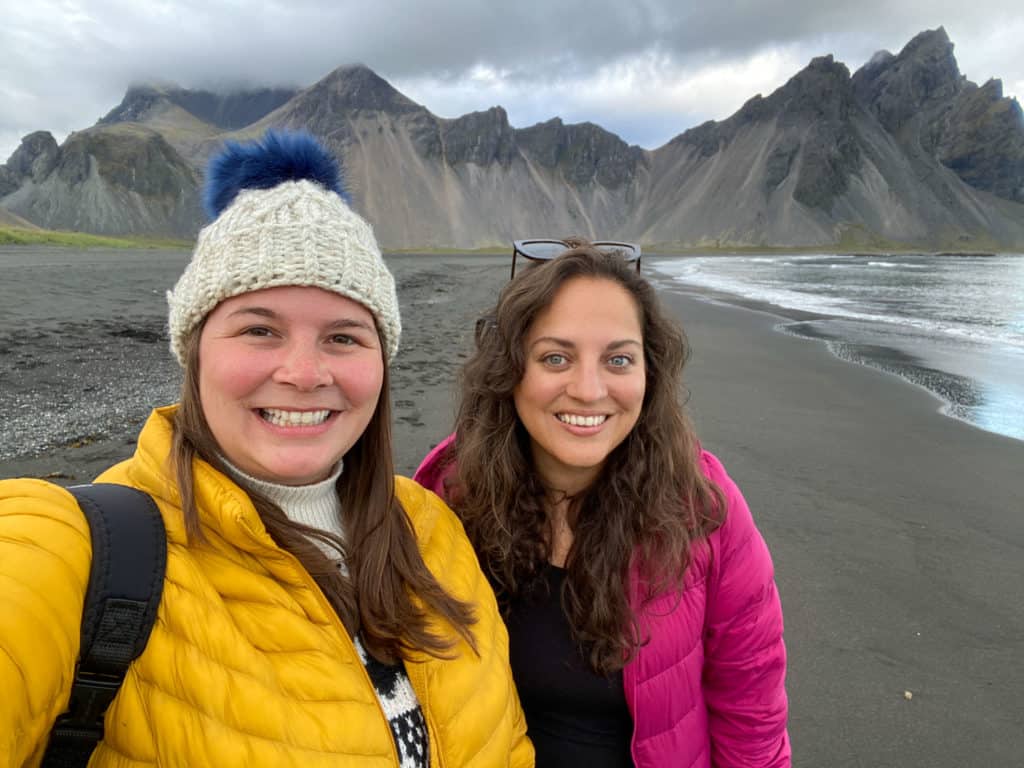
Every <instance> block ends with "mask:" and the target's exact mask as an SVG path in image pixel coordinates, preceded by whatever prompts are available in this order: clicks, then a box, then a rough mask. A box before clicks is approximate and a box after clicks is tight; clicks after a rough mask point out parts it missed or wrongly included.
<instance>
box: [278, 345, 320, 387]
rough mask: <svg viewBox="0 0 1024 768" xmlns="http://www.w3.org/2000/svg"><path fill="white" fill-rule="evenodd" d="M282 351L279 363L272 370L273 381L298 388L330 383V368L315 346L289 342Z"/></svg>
mask: <svg viewBox="0 0 1024 768" xmlns="http://www.w3.org/2000/svg"><path fill="white" fill-rule="evenodd" d="M283 351H284V356H283V359H282V360H281V364H280V365H279V366H278V367H277V370H275V371H274V381H276V382H277V383H279V384H289V385H291V386H293V387H296V388H297V389H300V390H311V389H316V388H318V387H325V386H327V385H328V384H330V383H331V373H330V370H329V369H328V367H327V366H326V365H325V364H324V361H323V358H322V356H321V353H320V351H319V350H318V349H317V348H316V347H315V346H309V345H305V344H291V345H289V346H288V348H287V349H286V350H283Z"/></svg>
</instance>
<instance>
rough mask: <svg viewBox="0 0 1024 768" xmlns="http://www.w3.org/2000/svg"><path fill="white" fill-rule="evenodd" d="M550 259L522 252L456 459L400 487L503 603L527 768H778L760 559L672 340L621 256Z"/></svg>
mask: <svg viewBox="0 0 1024 768" xmlns="http://www.w3.org/2000/svg"><path fill="white" fill-rule="evenodd" d="M566 245H567V246H576V247H569V249H568V250H565V252H564V253H562V254H561V255H560V256H558V257H557V258H553V259H551V258H550V255H552V254H551V251H550V250H548V251H547V252H545V251H543V250H542V249H541V248H540V247H537V246H532V245H529V244H528V245H523V244H522V243H517V254H520V255H524V256H527V257H532V258H539V259H544V261H543V262H542V263H537V264H534V265H531V266H530V268H529V269H527V270H525V271H521V272H520V274H519V276H518V277H514V278H513V280H512V281H511V282H510V283H509V284H508V285H507V286H506V287H505V289H504V290H503V291H502V293H501V296H500V298H499V300H498V304H497V307H496V308H495V310H494V312H493V314H492V315H489V316H488V317H487V318H485V319H484V320H483V321H482V323H481V324H480V325H478V334H477V349H476V351H475V353H474V354H473V356H472V357H471V359H470V360H469V361H468V362H467V364H466V366H465V368H464V371H463V378H462V393H461V403H460V407H459V411H458V417H457V420H456V430H455V434H457V436H458V438H457V439H454V438H452V437H450V438H448V439H447V440H446V441H444V442H443V443H442V444H441V445H439V446H438V447H437V448H435V449H434V451H432V452H431V454H430V455H429V456H428V457H427V458H426V459H425V460H424V462H423V465H422V466H421V467H420V469H419V471H418V473H417V479H418V480H419V481H420V482H421V483H422V484H424V485H425V486H426V487H428V488H432V489H433V490H435V491H437V492H438V493H439V494H441V495H442V496H444V497H446V499H447V500H448V501H449V503H450V504H451V505H452V506H453V508H454V509H455V510H456V511H457V512H458V513H459V515H460V517H461V518H462V520H463V523H464V524H465V527H466V531H467V532H468V534H469V537H470V539H471V541H472V542H473V544H474V546H475V548H476V551H477V554H478V555H479V557H480V562H481V565H482V566H483V569H484V572H485V573H486V574H487V575H488V577H489V578H490V580H491V583H492V585H493V586H494V588H495V591H496V592H497V594H498V597H499V601H500V602H501V604H502V607H503V610H504V613H505V617H506V621H507V624H508V629H509V635H510V641H511V657H512V668H513V674H514V677H515V680H516V686H517V688H518V690H519V694H520V696H521V699H522V703H523V707H524V710H525V713H526V719H527V726H528V729H529V731H528V732H529V736H530V737H531V739H532V741H533V743H534V745H535V747H536V750H537V766H538V768H554V767H555V766H568V765H582V766H586V768H606V767H607V768H611V767H612V766H616V767H618V766H634V765H635V766H638V767H641V768H648V767H652V766H681V767H684V768H691V767H701V766H716V767H718V768H727V767H731V766H758V767H761V766H764V767H771V768H778V767H780V766H789V765H790V763H791V761H790V746H789V739H788V736H787V732H786V712H787V702H786V693H785V688H784V678H785V666H786V661H785V648H784V646H783V641H782V610H781V607H780V603H779V597H778V592H777V591H776V587H775V582H774V578H773V570H772V563H771V558H770V556H769V554H768V549H767V547H766V546H765V543H764V540H763V538H762V537H761V534H760V533H759V532H758V530H757V528H756V527H755V525H754V521H753V519H752V518H751V515H750V510H749V509H748V508H747V504H746V502H745V501H744V499H743V496H742V495H741V494H740V491H739V489H738V488H737V487H736V484H735V483H734V482H733V481H732V480H731V479H730V478H729V476H728V475H727V474H726V472H725V469H724V468H723V467H722V464H721V463H720V462H719V461H718V459H716V458H715V457H714V456H713V455H711V454H710V453H708V452H707V451H703V450H701V448H700V446H699V443H698V441H697V439H696V437H695V435H694V433H693V430H692V428H691V426H690V424H689V422H688V420H687V418H686V416H685V413H684V411H683V408H682V405H681V404H680V401H679V393H680V391H681V385H682V382H681V374H682V368H683V363H684V361H685V360H686V357H687V354H688V349H687V344H686V339H685V336H684V335H683V333H682V331H681V329H679V328H678V327H677V326H676V325H675V323H674V322H673V321H672V320H671V319H670V318H669V317H668V316H667V315H666V313H664V312H663V310H662V309H661V307H660V305H659V302H658V299H657V296H656V294H655V292H654V290H653V288H652V287H651V286H650V285H649V284H648V283H647V281H646V280H645V279H644V278H643V277H641V276H640V275H639V274H638V271H637V270H634V269H633V266H632V265H631V264H630V263H628V262H629V261H635V262H636V264H637V267H639V249H638V248H631V247H630V246H624V251H620V252H617V253H610V252H609V251H608V249H605V248H597V247H594V246H590V245H589V244H587V243H585V242H583V241H573V242H567V243H566ZM548 248H550V246H548ZM560 250H562V249H561V248H560ZM623 253H624V254H625V255H626V256H627V259H623V258H622V256H623ZM513 269H514V267H513Z"/></svg>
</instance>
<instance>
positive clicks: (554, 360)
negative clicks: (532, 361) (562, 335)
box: [541, 352, 568, 365]
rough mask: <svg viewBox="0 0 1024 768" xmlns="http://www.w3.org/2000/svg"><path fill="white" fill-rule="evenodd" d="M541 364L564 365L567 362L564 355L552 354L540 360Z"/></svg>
mask: <svg viewBox="0 0 1024 768" xmlns="http://www.w3.org/2000/svg"><path fill="white" fill-rule="evenodd" d="M541 362H543V363H545V364H546V365H565V364H566V363H567V362H568V360H567V359H566V357H565V355H563V354H561V353H559V352H552V353H551V354H550V355H544V357H543V358H541Z"/></svg>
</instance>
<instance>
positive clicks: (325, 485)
mask: <svg viewBox="0 0 1024 768" xmlns="http://www.w3.org/2000/svg"><path fill="white" fill-rule="evenodd" d="M221 460H222V461H224V464H225V465H226V467H227V469H228V472H229V474H231V476H232V477H233V478H234V480H235V481H236V482H237V483H238V484H239V485H241V486H242V487H243V488H251V489H252V490H254V491H257V492H258V493H260V494H262V495H263V496H265V497H266V498H268V499H270V500H271V501H272V502H274V503H275V504H276V505H277V506H279V507H280V508H281V511H282V512H284V513H285V515H287V517H288V519H289V520H292V521H294V522H296V523H302V524H303V525H308V526H310V527H313V528H319V529H320V530H321V531H327V532H328V533H334V534H337V535H338V536H340V537H341V538H342V539H344V538H345V531H344V530H343V528H342V525H341V499H340V498H339V497H338V491H337V487H336V486H337V483H338V478H339V477H341V470H342V463H341V462H338V466H337V467H336V468H335V470H334V472H333V473H331V475H330V477H328V478H326V479H325V480H321V481H320V482H319V483H313V484H311V485H280V484H278V483H270V482H267V481H266V480H259V479H257V478H255V477H252V476H251V475H247V474H246V473H245V472H243V471H242V470H240V469H239V468H238V467H236V466H234V465H233V464H231V463H230V462H228V461H227V460H226V459H224V458H223V457H221ZM314 543H315V544H317V546H319V547H320V548H321V550H323V552H324V553H325V554H326V555H327V556H328V557H330V558H331V559H332V560H336V561H337V562H338V567H339V568H345V563H344V562H342V560H341V558H340V555H339V553H338V551H337V550H336V549H334V548H333V547H331V546H329V545H327V544H326V543H324V542H321V541H316V540H314ZM352 641H353V642H354V643H355V646H356V650H357V651H358V652H359V657H360V658H361V659H362V661H363V666H365V667H366V671H367V673H368V674H369V676H370V680H372V681H373V685H374V688H375V689H376V693H377V698H378V699H379V700H380V704H381V708H382V709H383V710H384V714H385V716H387V718H388V724H389V725H390V726H391V733H392V735H393V736H394V739H395V746H396V747H397V748H398V757H399V768H427V765H428V763H429V760H430V755H429V752H428V750H427V723H426V720H424V718H423V711H422V710H421V709H420V704H419V701H418V700H417V699H416V692H415V691H414V690H413V687H412V684H411V683H410V682H409V676H408V675H407V674H406V672H405V666H404V665H403V664H401V663H399V664H395V665H387V664H383V663H381V662H379V661H377V660H376V659H375V658H373V657H372V656H370V654H368V653H367V652H366V649H365V648H363V644H362V642H361V640H360V638H359V637H358V636H356V637H353V638H352Z"/></svg>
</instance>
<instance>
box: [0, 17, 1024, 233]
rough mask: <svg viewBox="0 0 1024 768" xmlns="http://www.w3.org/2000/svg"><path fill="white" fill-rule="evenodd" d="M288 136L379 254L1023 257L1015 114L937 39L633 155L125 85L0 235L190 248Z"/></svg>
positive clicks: (15, 182)
mask: <svg viewBox="0 0 1024 768" xmlns="http://www.w3.org/2000/svg"><path fill="white" fill-rule="evenodd" d="M271 127H287V128H304V129H306V130H309V131H310V132H312V133H313V134H314V135H316V136H318V137H319V138H320V139H321V140H323V141H324V142H325V143H326V145H327V146H328V147H329V148H330V149H331V150H332V151H333V152H334V153H335V154H336V156H337V157H338V159H339V161H340V162H341V165H342V167H343V170H344V173H345V177H346V181H347V184H348V186H349V188H350V191H351V192H352V195H353V199H354V204H355V207H356V208H357V209H358V210H359V211H360V212H361V213H362V214H363V215H364V216H366V217H367V218H368V219H369V220H370V221H371V222H372V223H373V225H374V229H375V231H376V233H377V236H378V239H379V240H380V242H381V245H382V246H383V247H384V248H386V249H415V248H431V247H450V248H477V247H485V246H491V245H499V244H506V243H508V242H509V241H510V240H511V239H513V238H516V237H524V236H542V235H543V236H547V235H555V236H557V235H569V234H581V235H586V236H590V237H603V238H616V239H628V240H635V241H638V242H641V243H643V244H644V245H645V246H647V247H654V248H659V249H666V250H667V249H676V248H680V249H681V248H687V249H695V248H741V247H754V248H757V247H783V248H785V247H800V248H803V247H822V248H843V249H855V248H858V247H864V248H868V247H879V248H921V249H929V250H950V249H954V250H972V251H973V250H1010V249H1012V250H1017V249H1021V248H1022V247H1024V117H1022V112H1021V108H1020V104H1019V103H1018V102H1017V101H1016V100H1015V99H1012V98H1006V97H1004V96H1003V93H1002V84H1001V82H1000V81H999V80H990V81H988V82H987V83H985V84H983V85H981V86H978V85H976V84H975V83H972V82H970V81H968V80H967V79H966V78H965V77H964V76H963V75H962V74H961V73H960V71H959V67H958V65H957V62H956V58H955V57H954V55H953V44H952V43H951V42H950V40H949V38H948V36H947V34H946V32H945V30H944V29H942V28H941V27H940V28H938V29H936V30H929V31H925V32H922V33H920V34H919V35H917V36H916V37H914V38H913V39H912V40H911V41H910V42H909V43H908V44H907V45H906V46H905V47H904V48H903V50H902V51H900V52H899V53H898V54H895V55H894V54H891V53H889V52H886V51H882V52H879V53H877V54H876V55H875V56H874V57H872V59H871V60H870V61H868V62H867V63H866V64H865V65H864V66H862V67H861V68H860V69H858V70H857V71H856V72H854V73H853V74H851V73H850V71H849V69H848V68H847V67H846V66H845V65H844V64H842V63H840V62H837V61H835V60H834V59H833V57H832V56H822V57H819V58H816V59H813V60H812V61H811V62H810V63H809V64H808V66H807V67H806V68H804V69H803V70H801V71H800V72H798V73H797V74H795V75H794V76H793V77H792V78H791V79H790V80H789V81H788V82H787V83H785V84H784V85H783V86H781V87H780V88H778V89H777V90H776V91H774V92H773V93H771V94H769V95H768V96H761V95H757V96H754V97H753V98H751V99H750V100H749V101H747V102H746V103H745V104H744V105H743V106H742V107H741V108H740V109H739V110H738V111H737V112H736V113H735V114H733V115H732V116H730V117H729V118H727V119H725V120H722V121H709V122H706V123H704V124H702V125H699V126H696V127H694V128H691V129H689V130H686V131H685V132H683V133H681V134H679V135H678V136H676V137H675V138H673V139H672V140H671V141H669V142H668V143H667V144H665V145H664V146H661V147H658V148H657V149H653V150H647V149H642V148H640V147H637V146H631V145H628V144H627V143H626V142H624V141H623V140H622V139H620V138H619V137H618V136H616V135H615V134H613V133H611V132H609V131H606V130H604V129H603V128H601V127H600V126H598V125H594V124H592V123H580V124H566V123H564V122H563V121H562V120H561V119H559V118H557V117H555V118H552V119H551V120H549V121H547V122H544V123H539V124H537V125H534V126H531V127H527V128H513V127H512V126H511V125H510V124H509V120H508V115H507V114H506V112H505V110H504V109H502V108H501V107H493V108H491V109H489V110H486V111H482V112H472V113H470V114H467V115H463V116H461V117H458V118H454V119H446V118H441V117H438V116H436V115H434V114H433V113H431V112H430V111H429V110H428V109H427V108H426V107H424V106H421V105H419V104H417V103H415V102H414V101H412V100H410V99H409V98H407V97H406V96H404V95H403V94H402V93H400V92H399V91H397V90H396V89H395V88H393V87H392V86H391V85H390V84H389V83H388V82H387V81H385V80H384V79H382V78H381V77H379V76H378V75H377V74H375V73H374V72H373V71H371V70H370V69H368V68H367V67H364V66H346V67H341V68H339V69H337V70H335V71H333V72H331V73H330V74H329V75H327V76H326V77H324V78H323V79H321V80H320V81H318V82H317V83H315V84H313V85H312V86H310V87H308V88H305V89H291V90H289V89H261V90H250V91H238V92H233V93H228V94H218V93H211V92H207V91H196V90H187V89H182V88H178V87H175V86H167V85H139V86H135V87H132V88H131V89H129V90H128V92H127V93H126V94H125V96H124V99H123V101H122V102H121V103H120V104H119V105H118V106H117V107H115V108H114V109H112V110H111V111H110V112H109V113H108V114H107V115H106V116H105V117H103V118H101V119H100V120H99V121H98V122H97V123H96V124H95V125H94V126H92V127H90V128H86V129H84V130H81V131H77V132H75V133H72V134H71V135H70V136H69V137H68V138H67V140H66V141H64V143H63V144H60V145H58V143H57V141H56V140H55V139H54V137H53V136H52V135H51V134H50V133H48V132H46V131H37V132H35V133H31V134H29V135H28V136H26V137H24V139H23V140H22V142H21V145H20V147H19V148H18V149H17V150H16V151H15V152H14V154H12V155H11V157H10V159H9V160H8V161H7V163H6V164H5V165H0V223H2V222H4V221H25V222H29V223H31V224H33V225H36V226H39V227H44V228H48V229H67V230H77V231H83V232H90V233H96V234H109V235H118V234H131V235H154V236H164V237H166V236H171V237H182V238H188V237H192V236H194V235H195V234H196V232H197V231H198V229H199V227H200V226H202V224H203V223H204V219H203V214H202V211H201V206H200V203H199V187H200V184H201V176H202V169H203V167H204V164H205V162H206V160H207V158H208V157H209V156H210V154H211V153H212V152H214V151H215V150H216V149H217V148H218V147H219V146H220V145H221V144H222V142H223V141H224V140H226V139H246V138H252V137H257V136H259V135H261V134H262V133H263V132H264V131H265V130H266V129H267V128H271Z"/></svg>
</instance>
